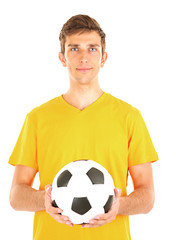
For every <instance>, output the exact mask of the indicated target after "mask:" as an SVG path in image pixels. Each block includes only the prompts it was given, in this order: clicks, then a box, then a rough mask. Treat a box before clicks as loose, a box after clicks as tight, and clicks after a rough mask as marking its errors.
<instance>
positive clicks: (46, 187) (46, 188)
mask: <svg viewBox="0 0 176 240" xmlns="http://www.w3.org/2000/svg"><path fill="white" fill-rule="evenodd" d="M45 191H46V192H47V194H48V195H49V196H51V191H52V186H51V185H50V184H48V185H46V186H45Z"/></svg>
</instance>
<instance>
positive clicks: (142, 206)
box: [118, 188, 154, 215]
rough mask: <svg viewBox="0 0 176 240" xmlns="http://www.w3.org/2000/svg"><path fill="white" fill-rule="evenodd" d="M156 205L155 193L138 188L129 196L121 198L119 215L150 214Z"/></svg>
mask: <svg viewBox="0 0 176 240" xmlns="http://www.w3.org/2000/svg"><path fill="white" fill-rule="evenodd" d="M153 205H154V191H152V190H151V189H148V188H147V189H145V188H138V189H136V190H134V191H133V192H132V193H131V194H130V195H128V196H124V197H123V196H122V197H121V198H120V206H119V212H118V214H119V215H136V214H142V213H148V212H149V211H150V210H151V209H152V208H153Z"/></svg>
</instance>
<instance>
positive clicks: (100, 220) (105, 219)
mask: <svg viewBox="0 0 176 240" xmlns="http://www.w3.org/2000/svg"><path fill="white" fill-rule="evenodd" d="M114 193H115V197H114V201H113V204H112V206H111V208H110V210H109V211H108V212H107V213H105V214H101V215H97V216H95V217H94V218H93V219H91V220H90V221H89V223H86V224H82V227H87V228H93V227H100V226H103V225H105V224H106V223H110V222H111V221H113V220H115V218H116V216H117V214H118V210H119V205H120V195H121V189H120V188H115V189H114Z"/></svg>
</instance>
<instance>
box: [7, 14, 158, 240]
mask: <svg viewBox="0 0 176 240" xmlns="http://www.w3.org/2000/svg"><path fill="white" fill-rule="evenodd" d="M60 41H61V52H60V53H59V59H60V61H61V63H62V65H63V66H64V67H67V68H68V73H69V81H70V88H69V90H68V91H67V92H66V93H65V94H62V95H61V96H59V97H56V98H54V99H52V100H50V101H49V102H47V103H45V104H43V105H41V106H39V107H36V108H35V109H33V110H32V111H31V112H30V113H28V114H27V116H26V119H25V122H24V125H23V128H22V130H21V133H20V135H19V138H18V141H17V143H16V146H15V148H14V150H13V153H12V155H11V157H10V160H9V163H10V164H12V165H15V172H14V178H13V182H12V187H11V193H10V203H11V206H12V207H13V208H14V209H16V210H23V211H33V212H35V218H34V233H33V239H35V240H48V239H50V240H56V239H63V238H64V239H72V240H74V239H76V240H77V239H92V240H93V239H101V240H107V239H108V240H109V239H111V240H115V239H116V240H117V239H118V240H128V239H131V236H130V229H129V217H128V216H129V215H133V214H140V213H148V212H149V211H150V210H151V209H152V207H153V204H154V185H153V177H152V165H151V162H154V161H156V160H158V156H157V153H156V151H155V149H154V146H153V144H152V141H151V139H150V136H149V133H148V131H147V128H146V126H145V123H144V121H143V118H142V116H141V114H140V112H139V111H138V110H137V109H136V108H134V107H132V106H131V105H129V104H127V103H125V102H123V101H122V100H119V99H117V98H115V97H114V96H112V95H111V94H109V93H106V92H104V91H103V90H102V89H101V88H100V86H99V82H98V73H99V71H100V68H102V67H103V66H104V64H105V62H106V60H107V53H106V52H105V34H104V32H103V31H102V29H101V28H100V26H99V24H98V23H97V22H96V21H95V20H94V19H92V18H90V17H89V16H87V15H76V16H73V17H72V18H71V19H69V20H68V21H67V22H66V23H65V24H64V26H63V28H62V30H61V33H60ZM79 159H92V160H94V161H96V162H98V163H100V164H101V165H103V166H104V167H105V168H106V169H107V170H108V171H109V172H110V174H111V176H112V177H113V179H114V183H115V186H116V187H118V188H116V189H115V190H114V192H115V199H114V202H113V205H112V207H111V209H110V211H109V212H108V213H106V214H103V215H99V216H95V218H94V219H91V221H90V223H89V224H83V225H82V226H79V225H73V224H72V223H71V221H70V220H69V218H68V216H63V215H60V214H59V213H61V212H62V209H60V208H54V207H53V206H52V204H51V191H52V187H51V184H52V181H53V179H54V177H55V175H56V173H57V172H58V171H59V170H60V169H61V168H62V167H63V166H64V165H66V164H68V163H69V162H72V161H75V160H79ZM37 172H39V178H40V189H39V190H35V189H33V188H32V183H33V180H34V178H35V175H36V173H37ZM128 172H129V173H130V175H131V177H132V180H133V184H134V191H133V192H132V193H131V194H130V195H128V196H127V192H126V186H127V178H128Z"/></svg>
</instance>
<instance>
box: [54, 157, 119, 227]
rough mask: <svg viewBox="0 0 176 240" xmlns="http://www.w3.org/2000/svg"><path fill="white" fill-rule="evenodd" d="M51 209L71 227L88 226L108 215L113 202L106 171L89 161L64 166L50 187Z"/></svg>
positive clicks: (110, 180)
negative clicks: (91, 222) (86, 224)
mask: <svg viewBox="0 0 176 240" xmlns="http://www.w3.org/2000/svg"><path fill="white" fill-rule="evenodd" d="M51 198H52V205H53V206H54V207H59V208H61V209H62V210H63V212H62V214H63V215H66V216H68V217H69V218H70V220H71V222H72V223H74V224H82V223H88V222H89V220H90V219H92V218H94V217H95V216H96V215H98V214H104V213H107V212H108V211H109V209H110V207H111V205H112V202H113V199H114V182H113V179H112V177H111V175H110V174H109V173H108V171H107V170H106V169H105V168H104V167H103V166H101V165H100V164H98V163H96V162H94V161H92V160H78V161H74V162H71V163H69V164H67V165H66V166H64V167H63V168H62V169H61V170H60V171H59V172H58V173H57V174H56V176H55V178H54V180H53V184H52V192H51Z"/></svg>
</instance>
